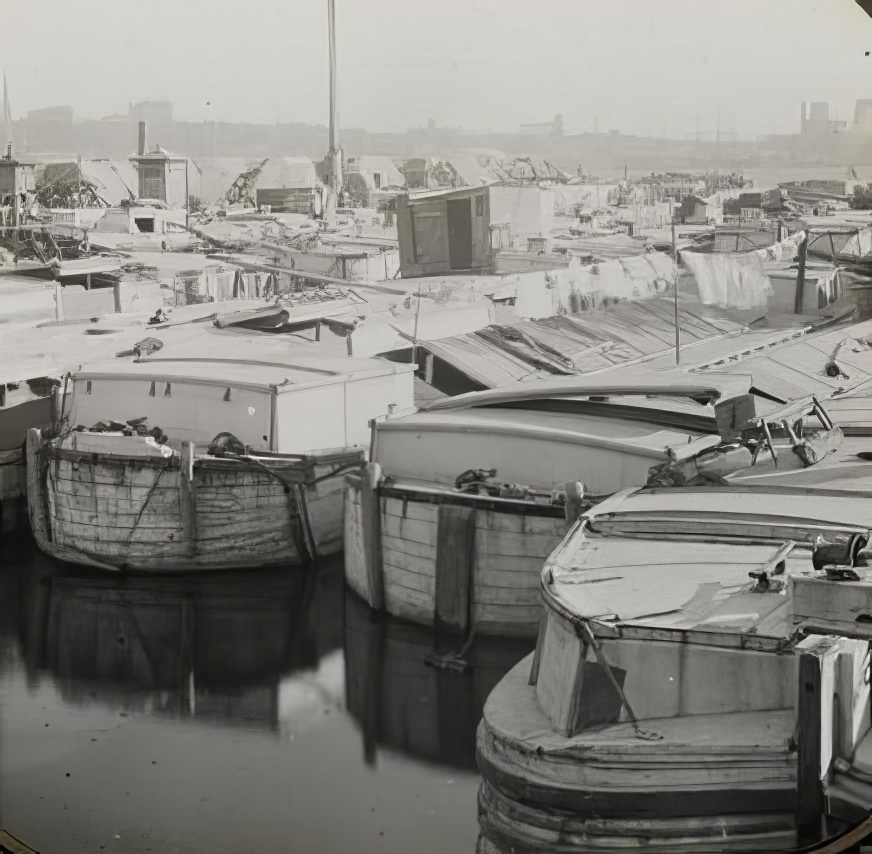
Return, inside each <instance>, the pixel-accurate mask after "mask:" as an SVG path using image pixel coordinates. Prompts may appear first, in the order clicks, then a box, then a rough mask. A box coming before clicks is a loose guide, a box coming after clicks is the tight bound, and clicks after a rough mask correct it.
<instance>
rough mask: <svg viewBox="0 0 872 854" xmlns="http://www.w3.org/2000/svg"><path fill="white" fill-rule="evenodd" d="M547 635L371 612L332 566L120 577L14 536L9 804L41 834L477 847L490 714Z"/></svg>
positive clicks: (164, 853) (80, 842) (1, 573)
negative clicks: (464, 639)
mask: <svg viewBox="0 0 872 854" xmlns="http://www.w3.org/2000/svg"><path fill="white" fill-rule="evenodd" d="M531 646H532V643H526V642H525V643H520V644H519V643H517V642H510V641H499V642H487V641H486V642H484V644H481V643H478V642H477V644H476V646H475V647H474V648H473V650H472V653H471V656H470V660H471V662H472V665H473V666H471V667H470V668H469V669H468V670H467V671H465V672H463V673H459V672H456V671H448V670H440V669H437V668H434V667H432V666H429V665H428V664H427V662H426V658H427V656H428V654H429V653H430V652H431V651H432V647H433V641H432V637H431V635H430V634H429V633H428V632H426V631H423V630H421V629H419V628H417V627H413V626H409V625H406V624H404V623H401V622H399V621H391V620H381V621H379V620H374V619H373V618H372V616H371V615H370V612H369V611H368V609H367V608H366V607H365V606H363V605H362V604H361V603H360V602H359V601H357V600H356V599H355V598H353V597H352V596H351V595H350V594H346V593H345V591H344V586H343V578H342V565H341V562H333V563H330V564H327V565H322V566H321V567H319V568H318V569H317V570H299V569H293V570H280V571H274V570H270V571H259V572H247V573H244V574H242V573H240V574H220V575H218V574H215V575H212V574H207V575H198V576H193V577H190V576H186V577H179V576H177V577H172V578H154V577H145V576H140V577H130V578H127V579H122V578H118V577H114V576H107V575H102V574H89V573H88V572H86V571H83V570H81V569H78V568H72V567H69V566H63V565H61V564H58V563H56V562H54V561H51V560H49V559H48V558H46V557H45V556H43V555H42V554H41V553H39V552H38V551H37V550H36V549H35V547H33V546H32V545H31V544H30V542H29V540H27V539H26V538H25V537H20V536H19V537H17V538H16V539H13V540H11V541H10V537H9V535H6V539H5V544H4V546H3V550H2V552H0V788H2V795H0V810H2V812H0V824H2V825H4V826H5V827H6V828H8V829H9V830H10V831H11V832H12V833H14V834H15V835H16V836H18V837H19V838H21V839H22V840H23V841H25V842H27V843H28V844H30V845H32V846H33V847H34V848H37V849H39V850H40V851H41V852H43V854H56V852H57V853H58V854H59V852H64V854H70V853H72V854H78V852H90V851H94V852H98V851H103V852H145V851H154V852H161V854H169V852H207V851H208V852H233V854H240V852H253V851H265V852H281V851H300V852H304V851H305V852H358V851H361V852H364V851H374V852H375V851H377V852H428V851H434V852H436V851H439V852H442V851H451V852H455V851H457V852H464V851H468V852H472V851H473V850H474V848H475V841H476V838H477V835H478V823H477V820H476V790H477V787H478V776H477V773H476V771H475V756H474V739H475V726H476V724H477V722H478V719H479V717H480V714H481V707H482V704H483V703H484V700H485V698H486V696H487V694H488V693H489V692H490V690H491V688H492V687H493V686H494V685H495V684H496V682H497V681H498V680H499V679H500V677H501V676H502V674H503V673H504V672H505V671H506V670H508V668H509V667H511V665H512V664H514V663H515V662H516V661H517V660H519V659H520V658H521V657H522V656H523V655H524V654H526V652H527V651H529V649H530V648H531Z"/></svg>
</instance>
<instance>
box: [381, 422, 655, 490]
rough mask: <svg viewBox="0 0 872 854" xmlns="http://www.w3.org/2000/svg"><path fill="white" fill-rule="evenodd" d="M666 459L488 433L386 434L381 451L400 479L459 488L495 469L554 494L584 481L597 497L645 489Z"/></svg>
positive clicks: (512, 479) (632, 450)
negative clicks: (468, 477) (479, 472)
mask: <svg viewBox="0 0 872 854" xmlns="http://www.w3.org/2000/svg"><path fill="white" fill-rule="evenodd" d="M665 459H666V456H665V454H664V453H662V452H654V451H647V452H645V451H643V450H641V449H638V448H633V447H631V446H629V445H628V446H627V447H626V448H623V449H621V450H617V449H608V448H599V447H593V446H590V445H581V444H575V443H569V442H560V441H559V440H557V439H556V438H535V437H525V436H509V435H499V436H497V435H494V434H493V433H491V432H485V431H481V432H475V433H472V432H465V431H460V430H455V431H439V430H433V429H428V430H426V431H413V430H408V431H407V430H402V431H400V430H397V431H382V432H381V433H380V435H379V446H378V461H379V463H380V464H381V466H382V469H383V470H384V472H385V474H387V475H390V476H392V477H396V478H413V479H419V480H426V481H428V482H435V483H440V484H453V483H454V480H455V478H456V477H457V476H458V475H459V474H461V473H462V472H464V471H466V470H467V469H471V468H484V469H490V468H495V469H496V470H497V478H498V479H500V480H503V481H506V482H511V483H523V484H526V485H528V486H533V487H543V488H546V489H550V488H553V487H554V486H560V485H562V484H564V483H566V482H567V481H575V480H581V481H583V482H584V484H585V487H586V488H587V490H588V491H589V492H593V493H595V494H603V493H611V492H615V491H617V490H618V489H621V488H622V487H625V486H632V485H636V484H638V485H642V484H644V483H645V482H646V480H647V479H648V469H649V468H650V467H651V466H653V465H655V464H657V463H660V462H662V461H664V460H665Z"/></svg>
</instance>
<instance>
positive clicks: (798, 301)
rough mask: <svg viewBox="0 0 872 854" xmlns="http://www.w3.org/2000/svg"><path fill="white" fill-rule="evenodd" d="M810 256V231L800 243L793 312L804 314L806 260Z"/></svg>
mask: <svg viewBox="0 0 872 854" xmlns="http://www.w3.org/2000/svg"><path fill="white" fill-rule="evenodd" d="M807 257H808V232H806V234H805V236H804V237H803V238H802V241H801V242H800V244H799V269H798V270H797V272H796V296H795V298H794V301H793V313H794V314H802V305H803V301H804V291H805V261H806V258H807Z"/></svg>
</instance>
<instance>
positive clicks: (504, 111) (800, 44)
mask: <svg viewBox="0 0 872 854" xmlns="http://www.w3.org/2000/svg"><path fill="white" fill-rule="evenodd" d="M0 4H2V10H3V30H4V34H5V35H6V38H4V40H3V48H2V57H3V58H2V60H0V62H2V64H3V65H4V66H5V68H6V73H7V78H8V82H9V97H10V102H11V105H12V112H13V116H15V117H19V116H23V115H24V113H26V112H27V110H32V109H37V108H39V107H47V106H55V105H59V104H71V105H72V106H73V107H74V109H75V113H76V117H77V118H85V117H88V118H99V117H101V116H104V115H108V114H111V113H115V112H121V113H126V112H127V105H128V102H129V101H139V100H146V99H159V98H169V99H170V100H172V101H173V103H174V105H175V115H176V118H178V119H187V120H192V121H200V120H211V118H212V117H213V113H212V112H210V108H209V107H207V106H206V102H207V101H212V102H213V106H212V108H211V111H214V117H215V118H216V119H218V120H227V121H253V122H273V121H275V120H276V119H278V120H280V121H304V122H312V123H318V122H320V123H326V119H327V34H326V30H327V0H147V2H142V0H137V2H134V1H133V0H75V2H71V1H70V0H0ZM336 7H337V42H338V48H337V50H338V58H339V84H338V85H339V110H340V124H341V125H344V126H346V127H366V128H368V129H370V130H398V131H402V130H405V129H406V128H408V127H412V126H416V125H423V124H425V123H426V122H427V120H428V118H430V117H432V118H434V119H435V120H436V122H437V123H438V124H439V125H452V126H463V127H465V128H467V129H470V130H487V129H493V130H510V131H514V130H517V126H518V125H519V124H520V123H521V122H536V121H547V120H550V119H551V118H552V117H553V116H554V115H555V114H556V113H563V115H564V123H565V126H566V129H567V130H568V131H573V130H578V131H581V130H593V128H594V123H595V121H596V122H597V123H598V127H599V129H600V130H607V129H610V128H616V129H620V130H621V131H622V132H625V133H640V134H649V133H650V134H654V135H664V134H671V135H680V134H693V133H695V131H696V127H697V121H698V123H699V128H700V131H701V132H702V133H703V134H705V133H706V132H708V133H709V134H712V133H713V132H714V130H715V125H716V122H717V115H718V112H720V122H721V129H722V131H730V130H733V129H734V130H735V131H736V132H738V133H739V134H741V135H745V136H747V135H749V134H751V135H753V134H757V133H767V132H773V133H795V132H797V131H798V122H799V103H800V102H801V101H802V100H803V99H805V100H829V101H832V102H833V103H834V105H835V107H836V109H837V112H838V117H839V118H845V119H850V118H851V117H852V114H853V100H854V99H855V98H863V97H867V98H872V56H870V57H866V56H864V51H866V50H872V19H870V18H868V17H867V16H866V14H865V13H864V12H863V11H862V10H861V9H860V8H859V6H857V5H856V4H855V3H854V2H853V0H721V2H716V0H531V2H519V0H432V2H431V0H336ZM697 117H698V118H697Z"/></svg>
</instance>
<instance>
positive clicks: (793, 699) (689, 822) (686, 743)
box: [477, 485, 872, 852]
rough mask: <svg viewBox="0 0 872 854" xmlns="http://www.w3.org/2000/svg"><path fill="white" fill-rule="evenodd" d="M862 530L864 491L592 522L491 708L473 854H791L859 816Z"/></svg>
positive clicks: (718, 501)
mask: <svg viewBox="0 0 872 854" xmlns="http://www.w3.org/2000/svg"><path fill="white" fill-rule="evenodd" d="M870 527H872V496H870V495H869V494H867V495H859V494H857V493H852V492H836V491H829V492H826V493H823V492H815V491H812V490H805V489H791V488H787V487H765V486H759V485H758V486H749V487H739V486H723V487H715V486H713V487H708V488H682V487H677V488H670V489H643V490H626V491H623V492H621V493H619V494H617V495H615V496H612V497H611V498H609V499H607V500H606V501H605V502H603V503H602V504H600V505H599V506H597V507H596V508H594V509H592V510H591V511H589V512H588V513H586V514H584V515H583V516H582V518H581V519H580V520H579V521H578V522H577V523H576V524H575V525H574V526H573V528H572V530H571V531H570V532H569V534H568V535H567V536H566V538H565V539H564V540H563V542H562V543H561V544H560V546H559V547H558V548H557V549H556V550H555V551H554V553H553V554H552V555H551V556H550V557H549V558H548V560H547V562H546V564H545V567H544V570H543V572H542V574H541V585H542V596H543V600H544V605H545V607H544V614H543V620H542V624H541V628H540V632H539V636H538V642H537V647H536V651H535V652H534V653H533V654H531V655H530V656H528V657H527V658H525V659H524V660H522V661H521V662H520V663H519V664H518V665H517V666H516V667H515V668H513V670H511V671H510V672H509V673H508V674H507V675H506V677H505V678H504V679H503V680H502V681H501V682H500V684H499V685H498V686H497V687H496V689H495V690H494V691H493V692H492V693H491V695H490V697H489V698H488V701H487V703H486V704H485V708H484V715H483V720H482V722H481V724H480V726H479V731H478V741H477V755H478V764H479V770H480V772H481V774H482V778H483V782H482V785H481V789H480V795H479V808H480V824H481V828H482V835H483V838H484V839H485V840H486V842H485V844H484V847H482V848H480V850H483V851H488V852H493V851H519V850H525V851H526V850H549V851H570V850H572V851H575V850H579V849H583V850H585V851H590V852H601V851H612V850H615V849H616V848H621V850H624V849H633V850H636V849H637V848H646V850H668V851H670V852H673V851H675V852H678V851H687V852H691V851H692V852H703V851H763V850H775V849H778V850H794V848H795V846H796V844H797V842H798V841H802V839H803V838H807V839H808V838H810V841H812V842H814V841H815V840H817V839H819V838H820V834H821V827H822V825H821V815H822V814H823V813H824V812H827V811H829V812H830V813H835V812H837V810H836V809H835V805H836V804H837V803H838V804H839V805H840V810H839V811H840V812H841V815H842V817H844V818H851V817H852V816H850V815H849V814H848V808H849V807H850V808H851V809H853V810H854V815H853V818H854V819H856V818H857V817H858V814H859V815H862V814H863V813H864V809H863V804H864V803H865V810H868V808H869V804H870V803H872V784H870V781H872V776H870V775H869V773H868V771H869V768H868V756H869V755H870V750H872V748H870V746H869V745H872V733H870V715H869V702H870V696H869V680H868V679H867V678H865V674H866V673H867V672H868V668H869V638H870V637H872V632H870V628H869V626H870V622H872V569H869V568H867V567H866V566H865V564H866V563H867V560H868V554H867V548H866V544H867V542H868V540H869V530H870ZM852 797H853V802H852V801H851V798H852ZM808 834H810V837H809V836H808ZM803 850H805V849H803ZM827 850H830V849H827Z"/></svg>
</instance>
